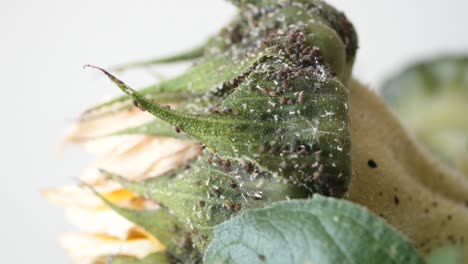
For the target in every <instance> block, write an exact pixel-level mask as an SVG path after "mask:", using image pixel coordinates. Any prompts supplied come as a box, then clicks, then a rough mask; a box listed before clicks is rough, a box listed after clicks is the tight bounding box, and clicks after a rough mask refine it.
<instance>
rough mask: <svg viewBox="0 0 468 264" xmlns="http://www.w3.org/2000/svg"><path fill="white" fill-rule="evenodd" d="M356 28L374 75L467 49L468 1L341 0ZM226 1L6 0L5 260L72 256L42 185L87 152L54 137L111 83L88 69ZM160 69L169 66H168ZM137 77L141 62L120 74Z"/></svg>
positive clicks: (212, 25)
mask: <svg viewBox="0 0 468 264" xmlns="http://www.w3.org/2000/svg"><path fill="white" fill-rule="evenodd" d="M330 2H332V3H333V4H335V5H336V6H337V7H339V8H340V9H341V10H343V11H345V13H346V14H347V15H348V17H349V18H350V20H351V21H353V22H354V24H355V27H356V28H357V31H358V33H359V37H360V41H359V42H360V50H359V53H358V58H357V63H356V67H355V69H356V70H355V73H356V75H357V76H358V77H359V78H360V79H361V80H363V81H365V82H367V83H371V84H372V85H374V86H377V85H378V84H379V82H380V81H381V80H382V79H383V78H384V77H385V76H386V75H387V74H389V73H394V72H395V71H397V69H398V68H399V67H400V66H401V65H404V64H406V63H407V62H411V61H413V60H415V59H416V60H417V59H420V58H424V57H426V56H429V55H434V54H443V53H446V52H452V53H453V52H460V53H462V52H467V53H468V34H467V32H468V31H467V28H466V27H467V26H468V15H467V13H468V1H464V0H446V1H435V0H430V1H429V0H411V1H407V0H393V1H376V0H359V1H351V0H333V1H330ZM233 13H234V8H233V7H232V6H230V5H229V4H228V3H225V2H223V1H222V0H203V1H200V0H197V1H195V0H171V1H169V0H166V1H162V0H133V1H131V0H80V1H70V0H41V1H33V0H15V1H13V0H11V1H7V0H0V77H1V78H0V91H1V95H0V100H1V102H0V121H1V129H0V135H1V136H0V171H1V174H2V175H1V176H0V177H1V180H0V183H1V185H0V195H1V196H0V214H1V215H0V260H1V262H2V263H47V264H48V263H67V262H68V260H67V258H66V255H65V253H63V252H62V250H61V249H60V248H59V246H58V243H57V236H58V235H59V233H61V232H64V231H66V230H71V229H72V228H73V227H71V226H69V225H68V224H66V222H65V220H64V219H63V215H62V213H63V212H62V209H61V208H60V207H58V206H55V205H52V204H49V203H48V202H47V201H45V200H44V199H43V198H42V197H41V195H40V190H41V189H43V188H47V187H55V186H60V185H63V184H69V183H73V182H74V179H75V178H76V177H77V176H78V174H79V171H80V168H81V167H82V166H84V165H85V164H86V162H87V161H88V160H89V159H90V157H87V156H86V154H85V153H82V152H80V151H78V150H76V149H73V148H72V149H68V150H67V151H66V152H65V155H64V157H63V158H62V159H59V158H58V151H57V149H58V143H59V139H60V137H61V135H62V134H63V132H64V130H65V129H66V127H67V126H68V125H69V124H70V123H71V122H73V120H74V119H75V118H76V117H77V116H78V114H79V113H80V111H82V110H83V109H84V108H86V107H87V106H89V105H90V104H91V103H93V102H95V101H96V100H97V99H100V98H102V97H103V96H105V95H109V94H115V93H116V89H115V87H114V86H113V85H112V84H110V83H109V82H108V81H107V80H106V79H105V78H103V76H102V75H100V74H98V73H96V72H94V71H91V70H83V69H82V65H84V64H87V63H91V64H96V65H100V66H104V67H107V66H111V65H115V64H118V63H122V62H127V61H133V60H136V59H143V58H148V57H153V56H158V55H163V54H169V53H172V52H177V51H179V50H183V49H185V48H188V47H191V46H193V45H196V44H198V43H200V42H201V41H202V40H203V39H205V38H206V37H207V36H208V35H209V34H212V33H215V32H216V30H217V29H218V28H219V27H220V26H221V25H223V24H224V23H225V22H227V21H228V20H229V18H230V17H231V16H232V14H233ZM161 72H164V70H161ZM119 76H120V77H122V78H123V79H124V80H125V81H126V82H127V83H129V84H130V85H132V86H135V87H139V86H140V85H142V84H147V83H149V82H151V81H153V78H154V77H153V76H152V75H151V74H148V72H145V71H139V72H130V73H127V74H123V75H119Z"/></svg>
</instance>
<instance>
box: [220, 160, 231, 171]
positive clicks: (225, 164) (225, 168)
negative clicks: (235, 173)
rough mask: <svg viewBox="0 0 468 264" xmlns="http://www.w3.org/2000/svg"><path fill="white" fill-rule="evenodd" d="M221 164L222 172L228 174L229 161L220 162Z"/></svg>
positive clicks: (229, 168)
mask: <svg viewBox="0 0 468 264" xmlns="http://www.w3.org/2000/svg"><path fill="white" fill-rule="evenodd" d="M222 164H223V170H224V172H225V173H229V171H230V170H231V161H229V160H223V162H222Z"/></svg>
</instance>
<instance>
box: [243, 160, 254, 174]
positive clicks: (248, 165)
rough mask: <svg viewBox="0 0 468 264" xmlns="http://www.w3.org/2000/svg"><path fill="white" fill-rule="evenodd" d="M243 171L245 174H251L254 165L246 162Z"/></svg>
mask: <svg viewBox="0 0 468 264" xmlns="http://www.w3.org/2000/svg"><path fill="white" fill-rule="evenodd" d="M244 170H245V172H247V173H252V172H253V170H254V165H253V164H252V162H249V161H247V162H246V163H245V164H244Z"/></svg>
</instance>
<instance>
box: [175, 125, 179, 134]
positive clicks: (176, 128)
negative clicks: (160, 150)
mask: <svg viewBox="0 0 468 264" xmlns="http://www.w3.org/2000/svg"><path fill="white" fill-rule="evenodd" d="M175 132H176V133H177V134H179V133H180V128H179V127H177V126H176V127H175Z"/></svg>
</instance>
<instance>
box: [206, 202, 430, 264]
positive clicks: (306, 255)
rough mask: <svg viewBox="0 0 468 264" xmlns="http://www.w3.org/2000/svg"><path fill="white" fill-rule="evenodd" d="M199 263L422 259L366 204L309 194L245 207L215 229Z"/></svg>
mask: <svg viewBox="0 0 468 264" xmlns="http://www.w3.org/2000/svg"><path fill="white" fill-rule="evenodd" d="M204 263H207V264H211V263H251V264H254V263H271V264H274V263H291V264H294V263H298V264H303V263H321V264H327V263H332V264H334V263H423V260H422V259H421V257H420V256H419V255H418V254H417V253H416V251H415V249H414V248H413V246H412V245H411V244H410V243H409V242H408V241H407V240H406V239H405V238H404V237H403V236H402V235H401V234H400V233H398V232H397V231H396V230H394V229H393V228H392V227H390V226H389V225H388V224H386V223H385V222H384V221H383V220H382V219H380V218H378V217H377V216H374V215H373V214H371V213H369V212H368V211H367V210H366V209H364V208H362V207H360V206H357V205H354V204H352V203H350V202H347V201H344V200H336V199H333V198H324V197H321V196H318V195H316V196H314V198H312V199H310V200H291V201H285V202H279V203H275V204H274V205H273V206H271V207H270V208H265V209H257V210H249V211H246V212H245V213H244V214H242V215H241V216H240V217H237V218H234V219H232V220H230V221H227V222H225V223H223V224H221V225H219V226H218V227H217V228H216V231H215V239H214V240H213V243H212V244H211V245H210V246H209V248H208V250H207V252H206V254H205V257H204Z"/></svg>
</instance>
